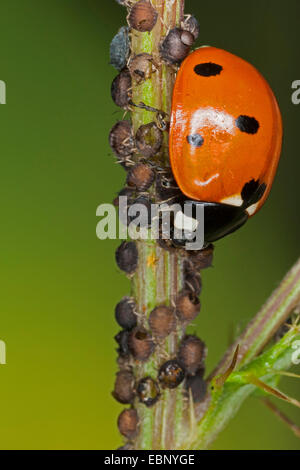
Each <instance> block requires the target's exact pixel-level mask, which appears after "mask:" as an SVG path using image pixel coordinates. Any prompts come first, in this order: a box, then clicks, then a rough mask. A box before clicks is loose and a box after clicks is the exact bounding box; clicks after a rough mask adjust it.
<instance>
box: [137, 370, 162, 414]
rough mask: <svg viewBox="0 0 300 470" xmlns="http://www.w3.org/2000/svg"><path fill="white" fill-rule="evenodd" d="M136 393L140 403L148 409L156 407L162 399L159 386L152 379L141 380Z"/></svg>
mask: <svg viewBox="0 0 300 470" xmlns="http://www.w3.org/2000/svg"><path fill="white" fill-rule="evenodd" d="M136 392H137V396H138V397H139V400H140V402H141V403H144V405H146V406H148V407H150V406H153V405H155V403H156V402H157V401H158V399H159V397H160V390H159V385H158V383H157V382H156V381H155V380H153V379H152V377H145V378H143V379H142V380H140V381H139V383H138V386H137V389H136Z"/></svg>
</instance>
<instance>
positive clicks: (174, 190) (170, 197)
mask: <svg viewBox="0 0 300 470" xmlns="http://www.w3.org/2000/svg"><path fill="white" fill-rule="evenodd" d="M155 190H156V196H157V198H158V200H159V201H165V202H168V203H169V204H172V202H175V199H176V198H177V197H178V196H180V189H179V188H178V186H177V184H176V182H175V180H174V178H173V175H171V174H161V173H158V175H157V177H156V185H155Z"/></svg>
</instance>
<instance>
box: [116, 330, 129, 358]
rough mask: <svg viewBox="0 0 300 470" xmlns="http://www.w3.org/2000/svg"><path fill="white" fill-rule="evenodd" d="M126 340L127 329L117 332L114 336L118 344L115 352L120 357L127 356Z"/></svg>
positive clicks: (127, 338)
mask: <svg viewBox="0 0 300 470" xmlns="http://www.w3.org/2000/svg"><path fill="white" fill-rule="evenodd" d="M128 340H129V332H128V331H127V330H122V331H119V333H118V334H117V335H116V336H115V341H116V342H117V343H118V345H119V347H118V349H117V353H118V354H119V355H120V357H121V358H127V357H128V356H129V346H128Z"/></svg>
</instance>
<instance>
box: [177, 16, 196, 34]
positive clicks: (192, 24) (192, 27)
mask: <svg viewBox="0 0 300 470" xmlns="http://www.w3.org/2000/svg"><path fill="white" fill-rule="evenodd" d="M181 26H182V29H184V30H185V31H189V32H190V33H192V35H193V36H194V39H195V40H196V39H197V38H198V36H199V23H198V21H197V19H196V18H195V17H194V16H193V15H187V16H186V18H185V19H184V21H183V22H182V23H181Z"/></svg>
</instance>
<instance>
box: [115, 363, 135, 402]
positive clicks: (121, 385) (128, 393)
mask: <svg viewBox="0 0 300 470" xmlns="http://www.w3.org/2000/svg"><path fill="white" fill-rule="evenodd" d="M134 383H135V380H134V376H133V374H132V372H130V371H127V370H122V371H120V372H118V373H117V376H116V380H115V387H114V391H113V392H112V395H113V397H114V398H115V399H116V400H117V401H118V402H120V403H123V404H130V403H132V402H133V400H134V397H135V391H134Z"/></svg>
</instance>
